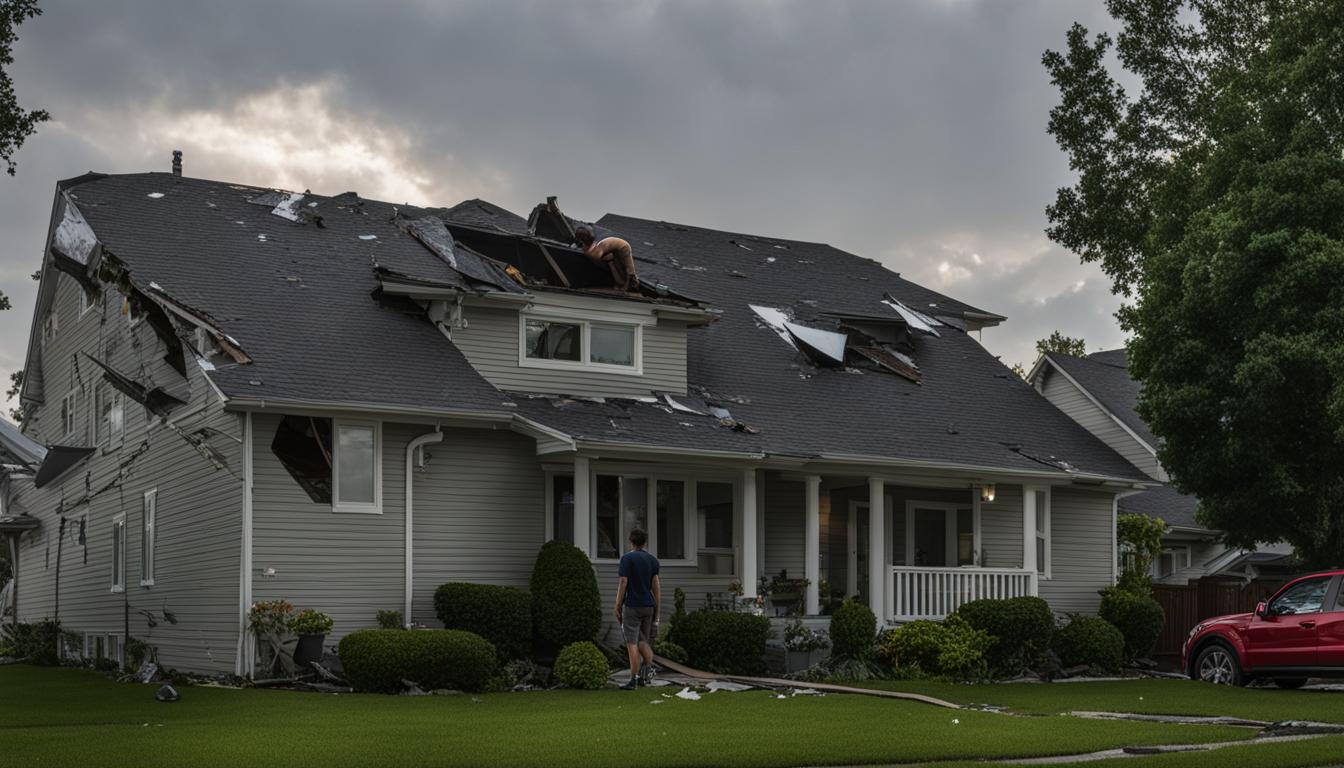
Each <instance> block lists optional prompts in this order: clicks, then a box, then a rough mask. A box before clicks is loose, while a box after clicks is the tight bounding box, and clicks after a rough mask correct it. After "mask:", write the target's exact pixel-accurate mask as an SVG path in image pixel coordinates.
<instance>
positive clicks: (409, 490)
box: [401, 427, 443, 628]
mask: <svg viewBox="0 0 1344 768" xmlns="http://www.w3.org/2000/svg"><path fill="white" fill-rule="evenodd" d="M441 442H443V432H442V430H440V429H439V428H438V427H435V428H434V431H433V432H426V433H425V434H423V435H420V436H419V437H416V438H414V439H412V440H411V441H410V442H409V443H407V444H406V576H405V583H406V596H405V601H404V605H403V607H402V613H401V620H402V622H403V623H404V624H405V625H406V627H407V628H409V627H410V626H411V623H412V622H411V594H412V592H414V587H415V563H414V557H415V551H414V550H415V523H414V517H415V503H414V497H415V493H414V482H415V477H414V472H413V470H414V469H415V452H416V451H417V450H419V449H421V448H423V447H425V446H426V445H429V444H430V443H441Z"/></svg>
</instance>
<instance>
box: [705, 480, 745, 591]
mask: <svg viewBox="0 0 1344 768" xmlns="http://www.w3.org/2000/svg"><path fill="white" fill-rule="evenodd" d="M739 483H740V485H739V487H740V488H741V501H740V503H741V505H742V508H741V510H740V511H741V515H740V517H741V520H742V523H741V527H740V530H741V532H742V536H741V541H742V557H741V559H740V562H734V564H733V565H734V568H733V570H735V571H737V572H738V574H739V575H740V576H741V577H742V578H741V579H740V581H741V583H742V597H744V598H748V599H750V598H754V597H756V593H757V589H756V578H757V576H756V575H757V571H758V570H759V561H758V559H757V555H758V552H757V548H756V545H757V538H756V529H757V522H758V520H757V509H756V504H757V501H756V496H757V492H758V489H757V487H756V470H755V469H754V468H752V469H744V470H742V476H741V478H740V480H739ZM734 495H735V496H736V495H737V494H734ZM696 517H697V519H698V518H699V515H698V514H697V515H696ZM735 517H738V515H735Z"/></svg>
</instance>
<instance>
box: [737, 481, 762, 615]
mask: <svg viewBox="0 0 1344 768" xmlns="http://www.w3.org/2000/svg"><path fill="white" fill-rule="evenodd" d="M756 514H757V512H756V470H754V469H744V470H742V563H741V568H740V570H741V573H742V597H744V598H754V597H756V579H757V575H758V574H757V573H756V567H757V566H756V546H757V544H758V542H757V539H756V532H757V530H758V528H757V525H756Z"/></svg>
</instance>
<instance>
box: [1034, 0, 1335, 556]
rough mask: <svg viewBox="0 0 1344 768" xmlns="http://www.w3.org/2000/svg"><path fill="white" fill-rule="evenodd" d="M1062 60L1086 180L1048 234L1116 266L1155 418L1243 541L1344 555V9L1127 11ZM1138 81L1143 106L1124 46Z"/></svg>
mask: <svg viewBox="0 0 1344 768" xmlns="http://www.w3.org/2000/svg"><path fill="white" fill-rule="evenodd" d="M1107 7H1108V9H1109V11H1110V14H1111V15H1112V16H1113V17H1114V18H1115V19H1116V20H1117V21H1118V22H1119V25H1120V27H1121V31H1120V32H1119V34H1118V35H1117V36H1116V37H1115V38H1114V40H1113V39H1112V38H1111V37H1110V36H1108V35H1105V34H1099V35H1095V36H1093V35H1091V34H1089V32H1088V31H1087V30H1086V29H1085V28H1083V27H1082V26H1080V25H1076V24H1075V25H1074V26H1073V28H1072V29H1071V30H1070V31H1069V33H1068V37H1067V48H1066V49H1065V50H1064V51H1062V52H1055V51H1048V52H1046V54H1045V56H1044V59H1043V62H1044V64H1045V67H1046V69H1047V70H1048V72H1049V74H1050V77H1051V80H1052V81H1053V83H1054V84H1055V86H1056V87H1057V88H1058V90H1059V95H1060V102H1059V104H1058V105H1057V106H1056V107H1055V108H1054V109H1053V110H1051V113H1050V122H1049V130H1050V133H1051V134H1052V135H1053V136H1054V137H1055V139H1056V141H1057V142H1058V143H1059V145H1060V147H1061V148H1062V149H1063V150H1064V151H1065V152H1066V153H1067V155H1068V157H1069V162H1070V166H1071V168H1072V169H1073V171H1074V172H1075V174H1076V181H1075V183H1074V184H1073V185H1072V186H1070V187H1067V188H1064V189H1061V190H1059V192H1058V195H1057V197H1056V199H1055V202H1054V203H1053V204H1052V205H1050V206H1049V208H1048V209H1047V212H1048V215H1049V219H1050V227H1049V229H1048V234H1049V235H1050V237H1051V238H1052V239H1054V240H1055V241H1057V242H1059V243H1060V244H1062V245H1064V246H1066V247H1068V248H1070V249H1071V250H1073V251H1075V252H1077V253H1078V254H1079V255H1080V256H1081V257H1082V259H1083V260H1084V261H1091V262H1097V263H1099V264H1100V265H1101V267H1102V268H1103V269H1104V270H1105V271H1106V273H1107V274H1108V275H1109V276H1110V278H1111V280H1112V283H1113V288H1114V290H1115V291H1116V292H1117V293H1120V294H1122V295H1124V296H1127V297H1133V300H1132V302H1130V303H1128V304H1127V305H1126V306H1125V307H1124V308H1123V309H1122V310H1121V312H1120V321H1121V324H1122V326H1123V327H1124V328H1125V329H1126V330H1127V331H1129V332H1130V334H1131V335H1132V341H1131V342H1130V347H1129V363H1130V370H1131V372H1132V373H1133V375H1134V376H1135V377H1136V378H1137V379H1139V381H1141V382H1142V384H1143V394H1142V396H1141V399H1140V403H1139V411H1140V414H1141V415H1142V416H1143V417H1144V420H1145V421H1146V422H1147V424H1148V425H1149V427H1150V428H1151V429H1152V431H1153V432H1154V433H1155V434H1156V435H1157V436H1158V437H1159V439H1160V442H1161V444H1160V446H1159V447H1158V456H1159V458H1160V459H1161V461H1162V464H1163V466H1164V467H1165V468H1166V470H1167V471H1168V473H1169V474H1170V475H1171V476H1172V478H1173V482H1174V484H1175V485H1176V487H1177V488H1178V489H1179V490H1181V491H1182V492H1185V493H1192V494H1195V495H1197V496H1198V497H1199V498H1200V510H1199V517H1200V520H1201V521H1202V522H1203V523H1204V524H1205V525H1208V526H1210V527H1212V528H1217V529H1220V530H1222V531H1224V532H1225V536H1226V538H1227V540H1228V542H1229V543H1230V544H1232V545H1235V546H1245V547H1250V546H1254V545H1256V544H1257V543H1262V542H1272V541H1287V542H1289V543H1291V544H1292V545H1293V546H1294V547H1295V548H1296V549H1297V551H1298V554H1299V556H1301V557H1302V558H1303V559H1304V560H1305V561H1307V562H1309V563H1322V562H1327V561H1331V560H1337V559H1338V557H1339V553H1340V552H1344V512H1341V510H1344V152H1342V151H1341V150H1344V96H1342V95H1341V94H1344V3H1339V2H1337V1H1336V0H1298V1H1295V2H1289V1H1288V0H1108V2H1107ZM1112 49H1114V54H1115V60H1116V61H1118V63H1119V66H1120V67H1122V68H1123V69H1124V70H1127V71H1128V73H1130V75H1129V76H1130V77H1132V78H1134V79H1135V80H1137V82H1138V83H1139V85H1140V88H1139V89H1138V90H1137V92H1136V93H1135V94H1133V95H1131V94H1130V93H1128V92H1127V91H1126V90H1125V88H1123V87H1122V86H1121V85H1120V83H1119V82H1118V80H1117V76H1116V75H1113V74H1112V72H1111V71H1110V67H1111V62H1112V60H1111V58H1110V56H1111V53H1112Z"/></svg>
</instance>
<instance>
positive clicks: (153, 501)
mask: <svg viewBox="0 0 1344 768" xmlns="http://www.w3.org/2000/svg"><path fill="white" fill-rule="evenodd" d="M158 542H159V489H158V488H152V489H150V490H148V491H145V498H144V501H143V502H142V503H141V505H140V586H142V587H152V586H154V570H155V562H154V558H155V554H156V550H157V549H158Z"/></svg>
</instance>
